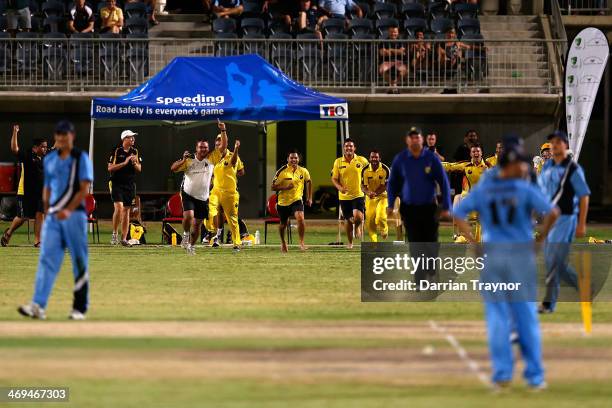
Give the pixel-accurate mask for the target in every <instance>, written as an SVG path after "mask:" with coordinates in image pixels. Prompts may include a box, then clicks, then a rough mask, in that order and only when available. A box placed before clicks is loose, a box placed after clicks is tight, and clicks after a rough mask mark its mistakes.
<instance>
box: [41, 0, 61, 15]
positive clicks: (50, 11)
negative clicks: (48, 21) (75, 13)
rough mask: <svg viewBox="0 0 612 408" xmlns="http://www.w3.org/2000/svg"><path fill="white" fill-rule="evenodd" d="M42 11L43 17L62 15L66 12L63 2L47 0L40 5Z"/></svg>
mask: <svg viewBox="0 0 612 408" xmlns="http://www.w3.org/2000/svg"><path fill="white" fill-rule="evenodd" d="M42 12H43V15H44V16H45V17H52V16H53V17H63V16H64V14H65V13H66V9H65V7H64V3H62V2H59V1H55V0H48V1H46V2H44V3H43V5H42Z"/></svg>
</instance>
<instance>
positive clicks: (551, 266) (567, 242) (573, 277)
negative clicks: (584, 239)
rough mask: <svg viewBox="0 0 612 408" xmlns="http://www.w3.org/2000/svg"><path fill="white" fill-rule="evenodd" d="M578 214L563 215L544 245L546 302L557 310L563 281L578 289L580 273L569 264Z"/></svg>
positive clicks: (552, 308)
mask: <svg viewBox="0 0 612 408" xmlns="http://www.w3.org/2000/svg"><path fill="white" fill-rule="evenodd" d="M577 222H578V218H577V216H576V215H561V216H560V217H559V218H558V219H557V221H556V222H555V225H553V227H552V229H551V230H550V232H549V233H548V237H547V239H546V245H545V247H544V259H545V262H546V295H545V296H544V302H546V303H547V305H548V307H549V308H550V309H551V310H555V307H556V305H557V299H558V298H559V290H560V287H561V281H563V282H565V283H567V284H568V285H570V286H571V287H573V288H575V289H576V290H577V289H578V275H577V274H576V271H575V270H574V268H572V266H571V265H570V264H569V252H570V246H571V243H572V241H573V240H574V235H575V234H576V224H577Z"/></svg>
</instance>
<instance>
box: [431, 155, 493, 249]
mask: <svg viewBox="0 0 612 408" xmlns="http://www.w3.org/2000/svg"><path fill="white" fill-rule="evenodd" d="M442 166H443V167H444V170H446V171H448V172H452V171H458V172H462V173H463V176H464V177H463V180H464V187H463V191H462V192H461V198H463V197H465V196H466V195H467V194H468V193H469V191H470V190H471V189H472V187H474V186H475V185H476V183H478V181H479V180H480V176H482V174H483V173H484V172H485V171H487V170H488V169H489V167H491V166H490V165H489V163H487V161H485V160H481V161H480V163H478V164H475V163H474V162H472V161H468V162H460V163H447V162H443V163H442ZM470 220H471V221H472V223H473V227H474V238H475V239H476V241H479V242H480V238H481V236H480V235H481V227H480V222H478V214H477V213H472V214H471V215H470Z"/></svg>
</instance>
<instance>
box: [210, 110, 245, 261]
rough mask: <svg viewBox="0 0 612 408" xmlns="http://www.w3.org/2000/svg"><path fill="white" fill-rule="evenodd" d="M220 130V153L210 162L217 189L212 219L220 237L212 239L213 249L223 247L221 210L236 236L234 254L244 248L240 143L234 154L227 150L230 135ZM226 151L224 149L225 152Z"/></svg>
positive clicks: (221, 127)
mask: <svg viewBox="0 0 612 408" xmlns="http://www.w3.org/2000/svg"><path fill="white" fill-rule="evenodd" d="M218 125H219V130H220V132H221V133H220V136H221V142H220V146H219V149H215V150H214V151H213V152H212V153H211V154H210V155H209V157H208V160H209V161H210V162H211V163H213V164H214V165H215V167H214V170H213V177H214V179H213V188H212V191H211V192H210V198H209V202H208V207H209V217H210V218H211V220H212V223H214V228H215V229H216V230H217V234H216V235H215V236H214V237H213V239H212V246H213V247H218V246H219V239H221V238H222V237H220V236H219V235H220V234H221V231H222V228H221V227H222V224H221V222H222V219H221V217H217V215H219V216H221V215H222V212H221V208H223V213H224V214H225V216H226V218H227V222H228V224H229V229H230V232H231V234H232V242H233V246H234V250H236V251H239V250H240V247H241V245H242V240H241V239H240V227H239V225H238V203H239V201H240V195H239V194H238V180H237V175H238V174H237V173H238V167H239V165H240V158H239V155H238V151H239V150H240V141H239V140H236V142H235V144H234V151H233V152H232V151H230V150H229V149H227V131H226V128H225V124H224V123H222V122H219V124H218ZM222 148H223V149H222Z"/></svg>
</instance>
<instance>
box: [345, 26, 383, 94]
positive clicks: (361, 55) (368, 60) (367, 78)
mask: <svg viewBox="0 0 612 408" xmlns="http://www.w3.org/2000/svg"><path fill="white" fill-rule="evenodd" d="M352 38H353V39H354V40H373V39H374V35H373V34H367V33H366V34H355V35H354V36H353V37H352ZM351 46H352V50H351V53H350V55H351V65H350V71H351V78H352V80H353V81H354V82H356V83H358V84H360V85H367V84H369V83H371V82H372V72H373V66H374V62H373V60H374V59H373V55H374V52H376V51H377V46H376V45H375V44H374V43H372V42H369V41H354V42H351Z"/></svg>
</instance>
